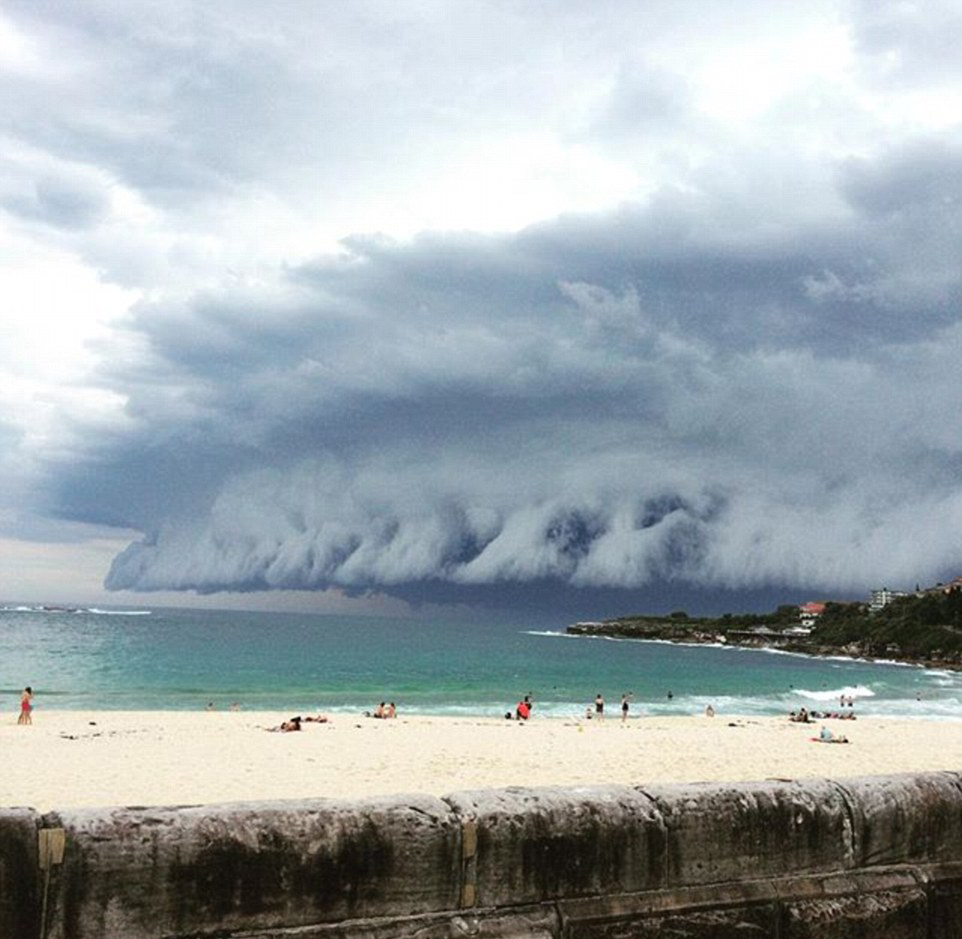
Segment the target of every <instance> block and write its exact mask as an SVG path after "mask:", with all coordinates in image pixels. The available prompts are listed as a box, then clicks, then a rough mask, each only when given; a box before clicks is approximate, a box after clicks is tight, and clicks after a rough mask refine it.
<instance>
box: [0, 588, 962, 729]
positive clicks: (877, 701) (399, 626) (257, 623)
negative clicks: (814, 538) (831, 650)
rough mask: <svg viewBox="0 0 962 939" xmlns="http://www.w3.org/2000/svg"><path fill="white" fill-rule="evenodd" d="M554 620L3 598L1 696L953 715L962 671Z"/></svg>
mask: <svg viewBox="0 0 962 939" xmlns="http://www.w3.org/2000/svg"><path fill="white" fill-rule="evenodd" d="M565 625H566V624H564V623H558V624H557V625H556V626H555V625H552V626H551V627H550V628H544V625H543V624H542V623H526V622H525V620H524V619H523V618H520V617H519V618H510V617H504V618H502V619H501V620H495V621H489V622H476V623H468V622H464V621H463V620H445V619H443V618H416V619H388V618H380V617H357V616H350V617H347V616H330V615H310V614H294V613H260V612H258V613H248V612H233V611H231V612H228V611H210V610H184V609H150V608H147V607H144V608H142V609H136V610H106V609H104V610H100V609H90V610H76V611H67V610H60V611H58V610H44V609H38V608H31V607H12V606H8V607H4V608H0V637H2V642H3V653H2V656H0V700H2V701H4V702H6V707H7V708H8V710H9V712H10V713H11V714H12V713H14V712H15V711H16V709H17V705H18V699H19V694H20V691H21V689H22V688H23V687H24V686H25V685H31V686H32V687H33V689H34V692H35V695H36V697H35V704H36V707H37V711H36V719H37V720H41V719H42V713H43V709H44V708H64V709H71V710H80V709H135V710H185V709H201V708H204V707H207V706H209V705H213V706H214V707H215V708H217V709H227V708H229V707H231V706H232V705H234V706H239V707H240V708H242V709H244V710H260V709H267V710H276V711H279V712H282V713H285V714H286V713H290V714H295V713H301V714H304V713H314V712H318V711H323V712H327V713H339V712H341V713H351V712H353V713H360V712H362V711H364V710H370V709H372V708H373V707H374V706H376V705H377V703H378V702H379V701H395V702H396V703H397V705H398V710H399V713H400V715H402V716H403V714H405V713H411V714H414V713H417V714H451V715H487V716H498V715H501V714H504V713H505V712H506V711H508V710H511V709H513V707H514V704H515V702H516V701H517V700H518V699H519V698H520V697H521V696H523V695H525V694H530V695H531V696H532V698H533V700H534V703H535V709H534V716H535V717H537V716H538V715H542V714H543V715H548V716H568V717H575V716H579V715H582V714H584V711H585V708H586V706H587V705H588V704H589V703H590V702H592V701H593V700H594V697H595V695H596V694H599V693H601V694H602V695H604V697H605V699H606V701H607V702H608V703H609V707H610V708H611V710H612V711H613V712H615V711H617V710H618V705H619V701H620V697H621V695H622V693H624V692H631V693H632V695H633V698H632V714H634V715H639V714H640V715H642V716H643V715H645V714H649V715H655V714H659V715H663V714H698V713H701V712H703V710H704V708H705V706H706V705H707V704H712V705H713V706H714V708H715V710H716V712H717V713H718V714H719V715H720V716H723V715H725V714H744V715H773V714H787V713H788V712H789V711H790V710H793V709H798V708H799V707H806V708H808V709H809V710H811V709H813V708H814V709H816V710H823V709H831V708H833V707H837V705H838V700H839V697H840V696H841V695H843V694H844V695H846V696H851V697H853V698H854V699H855V711H856V714H873V715H892V716H896V715H897V716H907V717H920V718H921V717H925V718H938V719H947V720H951V719H955V720H958V719H962V674H960V673H956V672H951V671H944V670H940V669H926V668H920V667H916V666H907V665H899V664H895V663H880V662H861V661H852V660H849V659H841V658H837V659H836V658H812V657H807V656H801V655H792V654H786V653H779V652H773V651H760V650H747V649H734V648H726V647H723V646H706V645H690V646H689V645H677V644H670V643H664V642H640V641H631V640H612V639H602V638H588V637H572V636H567V635H565V633H564V628H565Z"/></svg>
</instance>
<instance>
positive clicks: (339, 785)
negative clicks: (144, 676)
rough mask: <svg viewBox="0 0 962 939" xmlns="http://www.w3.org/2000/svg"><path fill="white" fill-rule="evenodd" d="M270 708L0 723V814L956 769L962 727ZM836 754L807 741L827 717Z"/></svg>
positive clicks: (62, 714) (904, 721)
mask: <svg viewBox="0 0 962 939" xmlns="http://www.w3.org/2000/svg"><path fill="white" fill-rule="evenodd" d="M289 716H290V715H289V714H283V713H280V712H277V711H210V712H207V711H52V710H47V709H44V710H43V711H42V712H40V713H36V712H35V714H34V724H33V725H32V726H29V727H22V726H18V725H17V724H16V716H15V715H13V716H8V717H7V718H6V719H5V720H4V721H3V722H2V723H0V749H2V752H3V753H4V755H5V758H6V760H5V762H6V764H7V765H8V766H9V767H11V768H12V771H10V772H8V773H6V774H4V776H3V777H2V778H0V805H3V806H25V807H31V808H35V809H38V810H40V811H49V810H52V809H58V808H75V807H96V806H116V805H128V806H129V805H141V806H146V805H172V804H213V803H221V802H237V801H244V802H246V801H274V800H279V799H280V800H283V799H305V798H333V799H355V798H362V797H372V796H385V795H392V794H399V793H425V794H430V795H444V794H447V793H451V792H456V791H459V790H465V789H492V788H495V789H496V788H505V787H511V786H529V787H531V786H565V787H571V786H575V787H578V786H601V785H606V784H626V785H633V786H644V785H645V784H649V783H668V782H679V783H680V782H699V781H730V782H736V781H747V780H761V779H771V778H780V779H785V778H792V779H794V778H807V777H821V778H826V777H828V778H842V777H851V776H862V775H880V774H886V773H897V772H915V771H933V770H951V769H957V768H958V766H959V765H962V720H960V721H955V722H953V721H943V720H927V719H921V718H892V717H882V716H874V717H873V716H868V717H863V716H859V718H858V719H857V720H855V721H849V720H841V721H839V720H828V721H824V722H822V721H815V722H812V723H810V724H794V723H792V722H790V721H788V720H787V719H786V718H784V717H754V716H737V715H727V714H718V715H717V716H716V717H714V718H708V717H704V716H690V717H681V716H671V717H660V716H642V717H633V718H631V719H630V720H629V721H628V722H627V723H624V724H623V723H622V721H621V719H620V716H617V717H616V716H615V715H614V714H612V715H611V716H609V717H607V718H606V719H605V720H604V721H598V720H585V719H584V718H580V719H578V718H562V717H551V718H549V717H543V716H541V717H539V716H538V715H537V714H536V715H535V716H534V717H533V718H532V719H531V720H530V721H528V722H520V723H519V722H517V721H513V720H511V721H509V720H504V719H503V718H500V719H499V718H485V717H467V716H465V717H449V716H420V715H405V714H403V713H402V714H401V715H400V716H399V717H398V718H397V719H395V720H375V719H371V718H364V717H359V716H353V715H346V714H331V715H330V719H329V721H328V723H323V724H314V723H310V724H308V723H305V724H304V725H303V729H302V730H301V731H300V732H298V733H268V732H267V728H269V727H274V726H277V725H279V724H280V723H281V721H283V720H286V719H287V718H288V717H289ZM823 723H824V724H825V725H826V726H827V727H829V728H830V729H831V730H832V731H833V732H834V733H835V734H836V735H838V734H844V735H846V736H847V737H848V738H849V741H850V743H849V744H847V745H825V744H820V743H817V742H814V741H812V740H811V738H812V737H815V736H817V735H818V733H819V728H820V727H821V726H822V724H823Z"/></svg>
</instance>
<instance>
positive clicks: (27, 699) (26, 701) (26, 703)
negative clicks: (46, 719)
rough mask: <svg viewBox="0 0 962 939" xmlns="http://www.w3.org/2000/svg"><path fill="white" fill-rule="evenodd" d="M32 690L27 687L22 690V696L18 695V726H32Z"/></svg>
mask: <svg viewBox="0 0 962 939" xmlns="http://www.w3.org/2000/svg"><path fill="white" fill-rule="evenodd" d="M32 702H33V688H31V687H30V685H27V687H26V688H24V689H23V694H21V695H20V716H19V717H18V718H17V723H18V724H32V723H33V714H32V711H33V703H32Z"/></svg>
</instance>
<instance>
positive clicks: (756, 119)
mask: <svg viewBox="0 0 962 939" xmlns="http://www.w3.org/2000/svg"><path fill="white" fill-rule="evenodd" d="M960 34H962V4H960V3H959V2H958V0H926V2H924V3H923V2H905V0H900V2H888V0H866V2H864V3H860V2H827V0H824V2H823V0H806V2H804V3H798V2H797V0H781V2H780V0H764V2H761V0H726V2H724V3H714V2H709V0H697V2H696V0H687V2H686V0H664V2H662V0H644V2H638V0H591V2H590V3H589V2H584V3H578V2H564V3H558V2H556V0H552V2H548V0H529V2H508V0H487V2H467V0H466V2H441V0H383V2H352V3H347V4H345V3H340V2H320V0H318V2H308V0H302V2H293V0H286V2H285V0H280V2H274V3H270V4H265V3H262V2H256V3H255V2H247V0H213V2H206V3H193V2H188V0H156V2H144V0H125V2H124V3H118V2H116V0H84V2H74V0H4V2H3V3H2V6H0V297H2V303H0V323H2V329H3V342H2V343H0V479H2V483H0V551H2V555H0V556H2V570H0V598H4V599H10V600H15V599H22V600H58V601H71V600H73V601H76V602H94V601H98V600H101V601H103V602H110V598H113V602H115V603H128V602H132V601H131V598H133V597H135V596H137V594H136V593H135V592H142V591H150V593H144V594H143V595H142V597H141V598H140V601H139V602H141V603H144V604H146V603H151V602H158V601H160V600H169V599H171V598H175V597H178V596H179V597H180V598H181V600H182V602H196V601H197V594H198V593H199V594H204V595H211V596H210V599H209V601H208V602H213V603H216V604H219V605H223V604H225V603H229V602H237V603H244V604H246V605H256V604H261V605H272V604H273V605H280V606H283V605H285V604H286V605H292V604H293V603H295V602H296V603H299V604H302V605H305V606H309V607H312V608H316V609H319V610H332V611H340V610H346V609H351V610H358V611H363V610H371V611H378V612H398V611H404V610H406V609H408V608H409V607H408V606H407V605H408V604H409V603H414V604H425V603H427V604H431V603H444V604H467V605H469V606H473V607H475V608H480V607H484V606H492V605H495V606H497V605H509V606H513V607H527V608H529V609H540V610H547V609H551V610H552V611H553V612H557V613H558V615H563V613H565V612H570V613H571V614H572V616H574V615H578V616H585V615H590V613H591V612H592V611H593V610H597V611H598V613H599V615H601V614H611V613H615V612H618V611H619V610H622V611H625V612H627V611H629V610H631V609H638V608H640V607H642V606H645V605H648V606H650V607H652V608H677V607H679V606H681V607H686V606H687V608H689V609H691V610H694V611H698V610H701V609H716V611H717V612H721V608H725V609H736V608H739V607H742V608H744V607H746V606H749V607H750V606H752V605H755V606H758V605H759V604H761V605H762V606H764V605H765V604H767V603H769V601H775V602H777V601H778V599H779V598H783V599H785V600H798V599H812V598H825V597H829V598H832V597H838V598H861V597H863V596H864V595H865V593H866V592H867V591H868V590H869V589H870V588H871V587H873V586H882V585H883V584H884V585H887V586H890V587H893V588H906V587H914V585H915V584H916V583H917V582H921V583H932V582H935V581H937V580H943V579H946V578H948V577H950V576H955V575H958V574H959V573H962V377H960V367H959V363H960V361H962V304H960V300H962V57H960V56H959V55H958V49H957V37H958V36H959V35H960ZM104 586H106V588H109V591H118V592H116V593H113V592H105V591H104V589H103V588H104ZM277 591H283V593H278V592H277ZM239 594H242V595H243V596H241V597H240V598H238V595H239Z"/></svg>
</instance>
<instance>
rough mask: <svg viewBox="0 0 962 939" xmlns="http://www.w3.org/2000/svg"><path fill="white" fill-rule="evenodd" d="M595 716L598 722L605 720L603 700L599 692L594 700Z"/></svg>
mask: <svg viewBox="0 0 962 939" xmlns="http://www.w3.org/2000/svg"><path fill="white" fill-rule="evenodd" d="M595 715H596V716H597V718H598V720H599V721H603V720H604V719H605V699H604V698H603V697H602V696H601V692H600V691H599V692H598V695H597V697H596V698H595Z"/></svg>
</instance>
